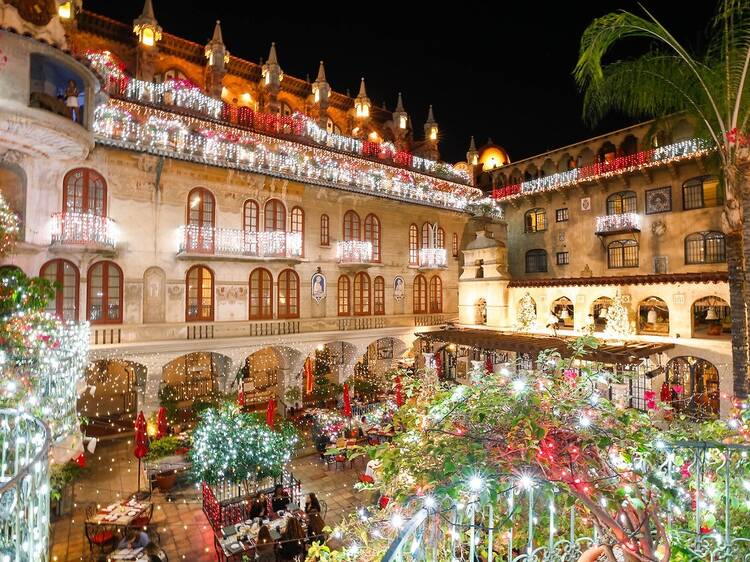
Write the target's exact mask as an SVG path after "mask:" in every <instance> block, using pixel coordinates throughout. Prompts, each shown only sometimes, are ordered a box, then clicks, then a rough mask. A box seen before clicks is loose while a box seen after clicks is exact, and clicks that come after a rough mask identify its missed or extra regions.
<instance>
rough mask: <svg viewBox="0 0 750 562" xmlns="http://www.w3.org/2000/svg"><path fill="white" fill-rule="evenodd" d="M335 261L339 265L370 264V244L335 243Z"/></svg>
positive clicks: (362, 242)
mask: <svg viewBox="0 0 750 562" xmlns="http://www.w3.org/2000/svg"><path fill="white" fill-rule="evenodd" d="M336 259H337V260H338V261H339V263H343V264H346V263H350V264H360V263H370V262H371V261H372V242H369V241H365V240H340V241H339V242H336Z"/></svg>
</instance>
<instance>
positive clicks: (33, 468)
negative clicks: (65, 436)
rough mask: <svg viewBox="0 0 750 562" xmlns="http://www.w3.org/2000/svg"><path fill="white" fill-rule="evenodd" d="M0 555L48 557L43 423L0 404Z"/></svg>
mask: <svg viewBox="0 0 750 562" xmlns="http://www.w3.org/2000/svg"><path fill="white" fill-rule="evenodd" d="M0 442H2V457H3V459H2V461H3V462H2V463H0V481H1V482H2V484H1V485H0V559H2V560H8V561H9V562H10V561H13V562H26V561H29V562H31V561H34V562H46V561H47V560H49V546H50V545H49V525H50V520H49V507H50V486H49V459H48V457H49V449H50V443H51V439H50V433H49V429H48V428H47V426H45V424H44V423H43V422H42V421H41V420H38V419H37V418H34V417H32V416H30V415H28V414H24V413H20V412H19V411H18V410H10V409H3V410H0Z"/></svg>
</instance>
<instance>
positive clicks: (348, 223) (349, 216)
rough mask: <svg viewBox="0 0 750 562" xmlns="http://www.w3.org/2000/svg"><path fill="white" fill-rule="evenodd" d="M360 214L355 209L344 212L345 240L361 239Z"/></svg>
mask: <svg viewBox="0 0 750 562" xmlns="http://www.w3.org/2000/svg"><path fill="white" fill-rule="evenodd" d="M360 232H361V229H360V224H359V215H358V214H357V213H355V212H354V211H347V212H346V213H344V240H360V238H361V236H360Z"/></svg>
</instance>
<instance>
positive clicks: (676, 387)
mask: <svg viewBox="0 0 750 562" xmlns="http://www.w3.org/2000/svg"><path fill="white" fill-rule="evenodd" d="M672 390H674V391H675V392H676V393H677V394H682V390H683V388H682V385H681V384H675V385H672Z"/></svg>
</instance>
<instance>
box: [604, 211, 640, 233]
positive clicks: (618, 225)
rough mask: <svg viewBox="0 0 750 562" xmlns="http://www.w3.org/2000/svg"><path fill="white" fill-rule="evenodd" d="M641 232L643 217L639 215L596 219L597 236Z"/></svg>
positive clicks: (608, 216)
mask: <svg viewBox="0 0 750 562" xmlns="http://www.w3.org/2000/svg"><path fill="white" fill-rule="evenodd" d="M640 231H641V215H639V214H638V213H620V214H616V215H603V216H600V217H596V234H614V233H618V232H640Z"/></svg>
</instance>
